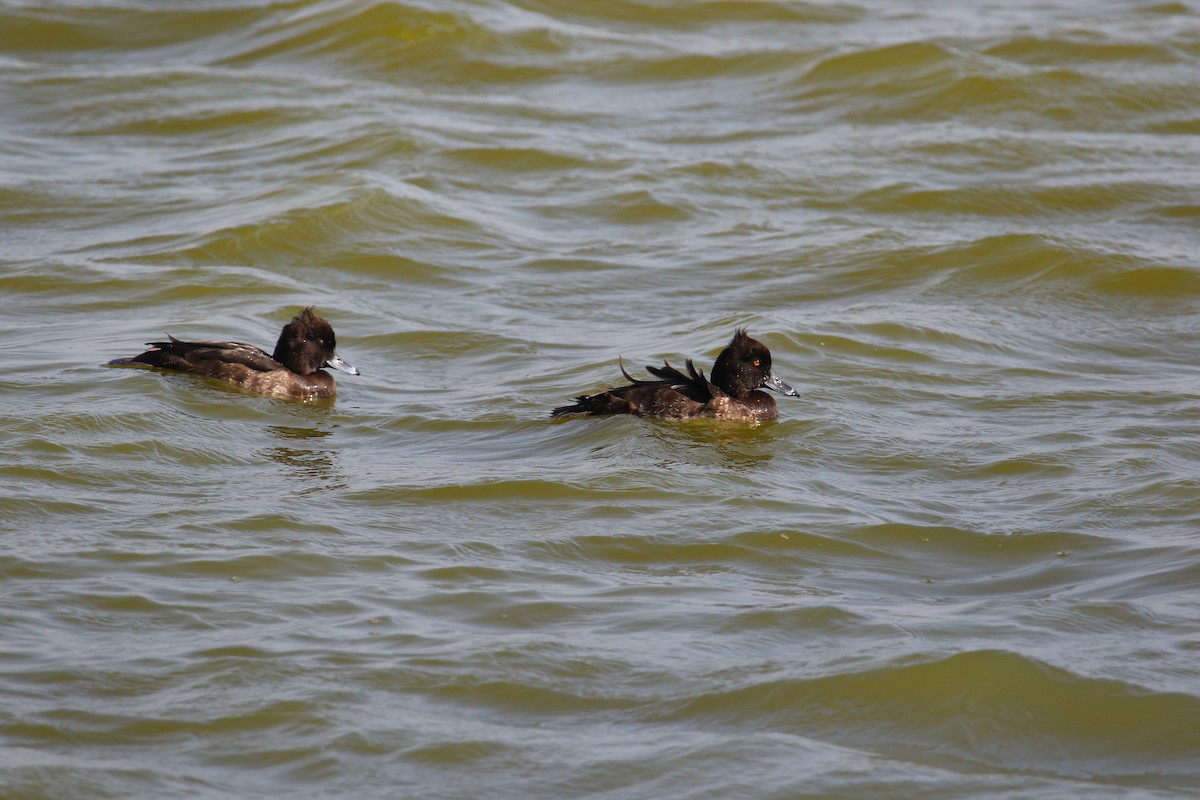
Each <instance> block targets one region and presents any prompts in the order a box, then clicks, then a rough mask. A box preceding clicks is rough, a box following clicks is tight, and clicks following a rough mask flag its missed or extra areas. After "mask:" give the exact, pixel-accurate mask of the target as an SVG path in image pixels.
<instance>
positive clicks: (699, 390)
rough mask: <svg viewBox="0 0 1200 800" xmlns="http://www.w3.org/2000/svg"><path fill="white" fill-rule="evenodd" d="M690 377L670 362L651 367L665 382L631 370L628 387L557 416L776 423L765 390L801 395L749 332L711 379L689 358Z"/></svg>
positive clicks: (739, 336) (583, 400) (740, 333)
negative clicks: (640, 376) (778, 373)
mask: <svg viewBox="0 0 1200 800" xmlns="http://www.w3.org/2000/svg"><path fill="white" fill-rule="evenodd" d="M685 366H686V369H687V374H684V373H683V372H680V371H679V370H677V369H676V368H675V367H672V366H671V365H670V364H669V363H667V362H666V361H664V362H663V365H662V366H661V367H649V366H648V367H646V369H647V370H649V372H650V373H651V374H652V375H655V376H656V377H658V378H659V380H652V381H647V380H639V379H637V378H633V377H631V376H630V375H629V373H628V372H626V371H625V365H624V364H621V374H622V375H624V376H625V378H626V380H628V381H629V382H630V384H629V385H628V386H619V387H616V388H613V389H606V390H604V391H602V392H597V393H596V394H590V395H582V396H580V397H577V398H575V403H574V405H570V406H562V407H560V408H556V409H554V410H553V411H552V412H551V414H550V415H551V416H553V417H563V416H567V415H569V414H590V415H593V416H599V415H604V414H635V415H637V416H642V417H675V418H692V417H712V418H714V419H731V420H760V419H775V418H776V417H777V416H779V409H778V407H777V406H776V404H775V398H773V397H771V395H769V394H767V393H766V392H763V391H759V390H760V389H764V388H765V389H773V390H774V391H776V392H779V393H780V394H782V395H786V396H788V397H799V393H798V392H797V391H796V390H795V389H793V388H792V387H791V386H788V385H787V384H786V383H784V382H783V381H781V380H780V379H779V378H777V377H775V373H774V372H773V371H772V369H771V351H770V350H768V349H767V346H766V345H765V344H763V343H762V342H760V341H758V340H757V339H751V338H750V335H749V334H748V333H747V332H746V330H745V329H744V328H739V329H738V330H737V332H735V333H734V335H733V339H732V340H731V341H730V342H729V346H728V347H726V348H725V349H724V350H722V351H721V354H720V355H719V356H717V360H716V362H715V363H714V364H713V368H712V372H711V374H710V377H708V378H705V377H704V373H703V372H702V371H700V370H698V369H696V367H695V365H693V364H692V360H691V359H690V358H689V359H688V360H687V363H686V365H685Z"/></svg>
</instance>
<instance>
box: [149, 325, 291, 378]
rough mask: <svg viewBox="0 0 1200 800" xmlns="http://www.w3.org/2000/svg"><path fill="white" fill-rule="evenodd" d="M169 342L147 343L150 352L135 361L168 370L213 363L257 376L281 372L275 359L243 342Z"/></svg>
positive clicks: (173, 338)
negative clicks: (247, 370)
mask: <svg viewBox="0 0 1200 800" xmlns="http://www.w3.org/2000/svg"><path fill="white" fill-rule="evenodd" d="M167 338H168V339H170V341H167V342H147V343H146V344H147V345H148V346H149V347H151V348H153V349H151V350H147V351H146V352H145V353H142V354H141V355H140V356H137V357H136V358H135V359H133V360H135V361H140V362H142V363H144V364H153V365H154V366H167V367H173V368H175V369H187V370H188V371H197V368H199V369H200V370H203V369H204V367H205V366H209V365H211V364H212V363H213V362H219V363H222V364H241V365H243V366H246V367H249V368H250V369H252V370H255V371H256V372H271V371H272V370H277V369H283V364H280V363H279V362H278V361H276V360H275V359H273V358H271V357H270V356H269V355H267V354H266V353H265V352H263V351H262V350H261V349H260V348H258V347H255V346H254V345H252V344H245V343H244V342H216V341H206V340H192V341H186V340H183V339H176V338H175V337H174V336H172V335H171V334H169V333H168V334H167Z"/></svg>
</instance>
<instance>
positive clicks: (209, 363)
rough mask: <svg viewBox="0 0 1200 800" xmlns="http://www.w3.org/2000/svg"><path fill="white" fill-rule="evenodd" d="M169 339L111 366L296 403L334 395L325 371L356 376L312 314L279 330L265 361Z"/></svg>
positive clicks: (229, 347) (223, 347)
mask: <svg viewBox="0 0 1200 800" xmlns="http://www.w3.org/2000/svg"><path fill="white" fill-rule="evenodd" d="M167 338H168V339H169V341H166V342H148V343H147V344H148V345H149V347H150V349H149V350H147V351H146V352H144V353H142V354H140V355H136V356H134V357H133V358H119V359H116V360H114V361H111V362H109V363H111V364H114V365H146V366H151V367H158V368H159V369H168V370H176V371H179V372H190V373H192V374H194V375H207V376H208V377H210V378H217V379H218V380H223V381H228V382H230V383H233V384H236V385H238V386H240V387H242V388H243V389H246V390H248V391H251V392H254V393H256V394H262V395H270V396H272V397H291V398H297V399H310V398H314V397H331V396H333V395H334V394H336V393H337V384H335V383H334V380H333V377H332V376H331V375H330V374H329V373H328V372H325V371H324V369H323V367H332V368H333V369H340V370H342V371H343V372H348V373H350V374H351V375H357V374H358V370H357V369H355V368H354V367H352V366H350V365H349V364H347V363H346V362H345V361H342V359H341V358H340V357H339V356H338V354H337V352H336V347H337V338H336V337H335V336H334V333H333V326H331V325H330V324H329V323H328V322H327V321H326V320H324V319H322V318H321V317H318V316H317V315H316V314H314V313H313V310H312V308H306V309H304V310H303V311H301V312H300V313H299V314H297V315H296V316H295V317H294V318H293V319H292V321H291V322H289V323H288V324H287V325H285V326H284V327H283V330H282V331H281V332H280V334H279V341H278V342H276V344H275V352H274V353H273V354H272V355H269V356H268V355H267V354H266V352H264V351H263V350H260V349H259V348H257V347H255V346H254V345H250V344H243V343H241V342H216V341H203V340H196V341H183V340H181V339H176V338H175V337H174V336H171V335H170V334H167Z"/></svg>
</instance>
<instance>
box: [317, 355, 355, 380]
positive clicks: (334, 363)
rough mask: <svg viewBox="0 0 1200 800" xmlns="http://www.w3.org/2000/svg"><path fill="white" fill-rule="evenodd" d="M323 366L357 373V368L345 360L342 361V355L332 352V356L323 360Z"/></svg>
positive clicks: (353, 373) (352, 373)
mask: <svg viewBox="0 0 1200 800" xmlns="http://www.w3.org/2000/svg"><path fill="white" fill-rule="evenodd" d="M325 366H327V367H332V368H333V369H338V370H341V371H342V372H345V373H348V374H350V375H357V374H358V368H357V367H354V366H351V365H350V364H347V363H346V362H345V361H342V357H341V356H339V355H338V354H337V353H334V354H333V356H332V357H331V358H330V359H329V360H328V361H326V362H325Z"/></svg>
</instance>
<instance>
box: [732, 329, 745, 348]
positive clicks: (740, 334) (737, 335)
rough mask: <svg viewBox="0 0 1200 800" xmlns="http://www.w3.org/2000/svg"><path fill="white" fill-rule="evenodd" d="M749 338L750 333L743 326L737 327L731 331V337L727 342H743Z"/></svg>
mask: <svg viewBox="0 0 1200 800" xmlns="http://www.w3.org/2000/svg"><path fill="white" fill-rule="evenodd" d="M749 338H750V334H749V333H748V332H747V331H746V329H745V328H738V329H737V330H736V331H734V332H733V338H732V339H730V340H729V344H730V345H735V344H737V343H738V342H745V341H747V340H749Z"/></svg>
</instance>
